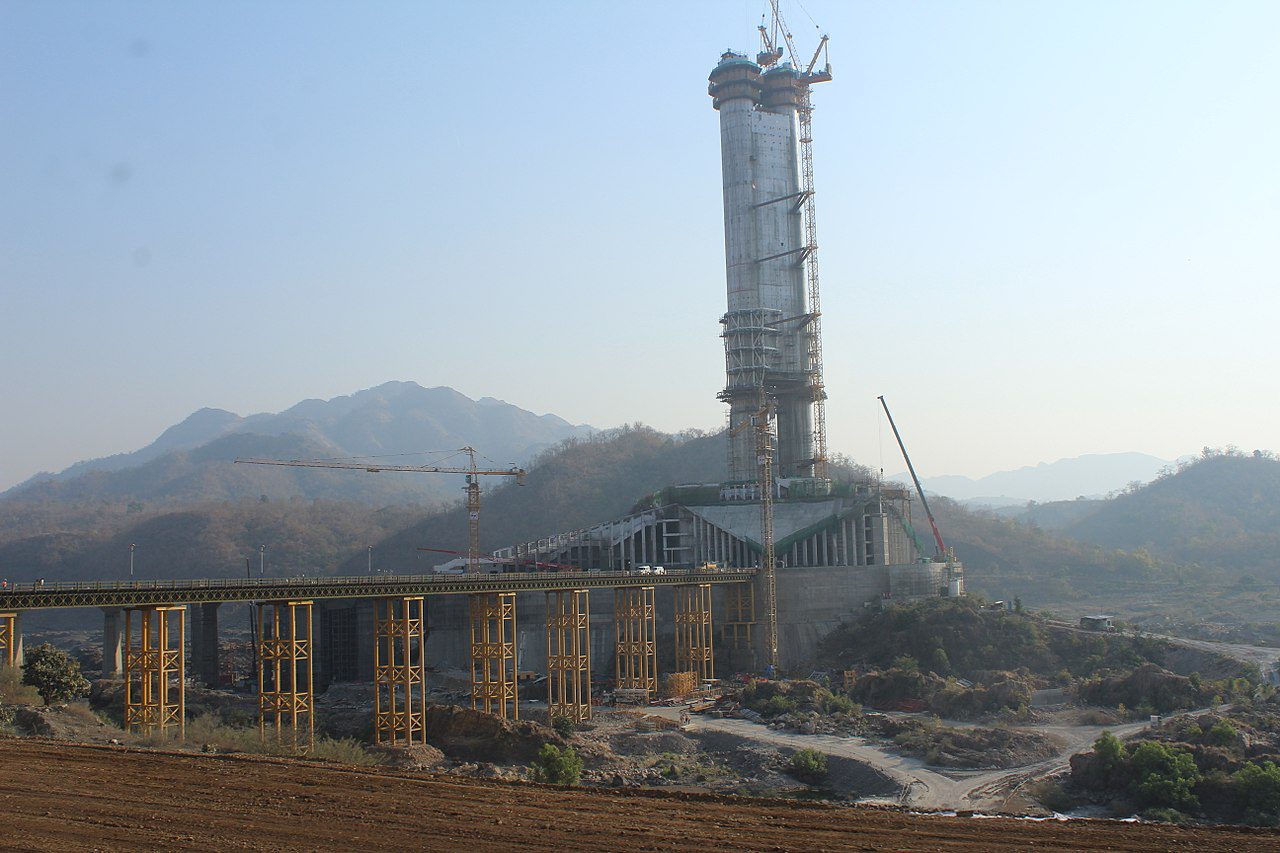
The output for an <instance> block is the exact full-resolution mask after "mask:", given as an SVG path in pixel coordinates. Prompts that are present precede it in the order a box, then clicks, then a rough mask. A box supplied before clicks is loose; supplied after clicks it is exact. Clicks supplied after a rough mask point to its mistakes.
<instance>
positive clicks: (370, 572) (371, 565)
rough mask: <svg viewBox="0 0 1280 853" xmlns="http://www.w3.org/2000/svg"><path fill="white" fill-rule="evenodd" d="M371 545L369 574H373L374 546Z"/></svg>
mask: <svg viewBox="0 0 1280 853" xmlns="http://www.w3.org/2000/svg"><path fill="white" fill-rule="evenodd" d="M368 547H369V574H373V546H372V545H370V546H368Z"/></svg>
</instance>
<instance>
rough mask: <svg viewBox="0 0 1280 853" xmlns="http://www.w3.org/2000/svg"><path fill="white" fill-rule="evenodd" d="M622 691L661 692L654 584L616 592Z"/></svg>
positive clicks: (619, 670) (614, 611) (614, 602)
mask: <svg viewBox="0 0 1280 853" xmlns="http://www.w3.org/2000/svg"><path fill="white" fill-rule="evenodd" d="M613 617H614V625H615V627H616V629H617V630H616V633H615V637H616V647H615V652H616V661H617V681H616V687H617V689H619V690H645V691H648V694H649V696H648V698H649V699H650V700H652V699H653V698H655V697H656V696H657V695H658V654H657V649H658V643H657V637H658V630H657V618H656V617H657V611H656V610H655V608H654V604H653V587H651V586H643V587H638V588H637V587H625V588H622V589H616V590H614V592H613Z"/></svg>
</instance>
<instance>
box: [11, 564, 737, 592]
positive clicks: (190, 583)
mask: <svg viewBox="0 0 1280 853" xmlns="http://www.w3.org/2000/svg"><path fill="white" fill-rule="evenodd" d="M751 571H752V570H751V569H731V568H721V569H707V570H704V569H667V570H666V571H665V572H664V573H663V574H661V575H645V574H643V573H641V572H622V571H581V572H480V573H477V574H482V575H485V576H490V577H509V578H513V579H515V578H518V579H520V580H527V581H539V580H553V579H556V578H560V579H563V578H566V577H582V578H593V577H600V576H601V575H609V576H619V577H649V576H651V577H664V576H666V577H669V576H672V575H675V576H678V577H679V576H701V575H708V574H736V573H750V572H751ZM474 577H475V574H472V573H467V574H456V573H455V574H445V573H432V574H429V575H398V574H389V573H386V572H383V573H379V574H373V575H313V576H308V575H294V576H290V577H281V578H262V577H259V578H197V579H191V580H143V581H138V580H134V581H52V582H42V581H29V582H28V581H22V582H18V583H14V582H10V583H9V585H8V586H7V587H3V588H0V592H115V591H123V592H130V591H138V592H157V591H166V590H174V591H181V590H190V589H228V588H238V589H243V588H245V587H260V588H262V589H271V588H272V587H281V586H288V587H297V586H299V585H314V586H316V587H322V586H331V585H334V584H399V585H405V586H436V585H439V586H449V585H450V584H452V583H456V582H457V581H459V580H462V579H474Z"/></svg>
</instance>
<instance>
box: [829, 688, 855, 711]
mask: <svg viewBox="0 0 1280 853" xmlns="http://www.w3.org/2000/svg"><path fill="white" fill-rule="evenodd" d="M822 712H823V713H824V714H851V713H853V700H852V699H850V698H849V697H848V696H841V695H840V694H838V693H833V694H832V695H830V696H825V697H823V700H822Z"/></svg>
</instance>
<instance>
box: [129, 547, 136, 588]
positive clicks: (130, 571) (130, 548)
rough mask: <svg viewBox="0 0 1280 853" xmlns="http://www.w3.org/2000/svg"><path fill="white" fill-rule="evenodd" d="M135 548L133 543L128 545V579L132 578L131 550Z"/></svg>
mask: <svg viewBox="0 0 1280 853" xmlns="http://www.w3.org/2000/svg"><path fill="white" fill-rule="evenodd" d="M137 547H138V546H137V545H135V544H134V543H132V542H130V543H129V577H130V579H132V578H133V549H134V548H137Z"/></svg>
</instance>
